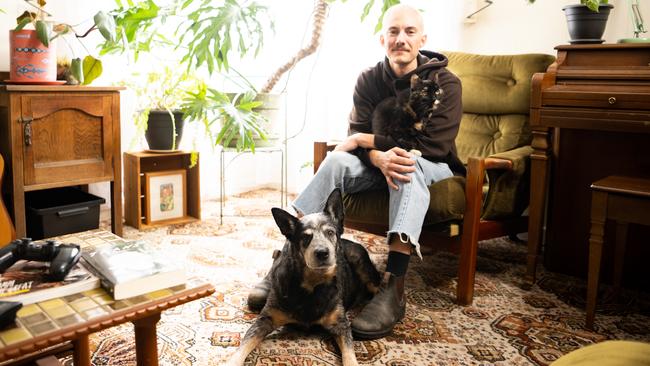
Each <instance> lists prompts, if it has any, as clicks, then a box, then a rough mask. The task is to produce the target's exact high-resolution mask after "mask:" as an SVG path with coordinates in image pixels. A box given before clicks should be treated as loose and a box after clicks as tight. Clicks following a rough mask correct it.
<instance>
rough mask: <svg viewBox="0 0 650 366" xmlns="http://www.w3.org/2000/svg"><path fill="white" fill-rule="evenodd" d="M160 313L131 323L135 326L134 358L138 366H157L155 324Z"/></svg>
mask: <svg viewBox="0 0 650 366" xmlns="http://www.w3.org/2000/svg"><path fill="white" fill-rule="evenodd" d="M159 320H160V313H155V314H152V315H149V316H148V317H146V318H142V319H138V320H135V321H133V325H134V326H135V356H136V361H137V365H138V366H158V335H157V333H156V323H158V321H159Z"/></svg>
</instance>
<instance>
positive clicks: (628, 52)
mask: <svg viewBox="0 0 650 366" xmlns="http://www.w3.org/2000/svg"><path fill="white" fill-rule="evenodd" d="M555 49H556V50H557V51H558V54H557V61H556V63H555V64H553V65H551V66H550V67H549V69H548V72H550V73H554V74H556V75H554V76H555V77H556V79H557V81H558V82H559V81H560V80H561V79H576V80H586V79H591V80H632V79H633V80H635V81H636V82H638V81H650V43H624V44H581V45H561V46H557V47H555ZM567 81H568V80H567Z"/></svg>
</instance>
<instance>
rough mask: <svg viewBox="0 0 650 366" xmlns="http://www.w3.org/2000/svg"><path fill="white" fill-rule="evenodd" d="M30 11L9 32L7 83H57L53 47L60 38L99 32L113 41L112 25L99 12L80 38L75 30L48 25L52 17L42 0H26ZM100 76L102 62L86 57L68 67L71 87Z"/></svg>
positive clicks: (21, 16)
mask: <svg viewBox="0 0 650 366" xmlns="http://www.w3.org/2000/svg"><path fill="white" fill-rule="evenodd" d="M25 3H26V4H28V5H29V6H30V7H31V8H33V9H30V10H34V11H29V10H25V12H23V13H22V14H21V15H20V16H19V17H18V18H17V22H18V25H17V26H16V28H15V29H13V30H10V31H9V43H10V57H11V60H10V65H11V70H10V81H12V82H21V83H48V82H50V83H56V75H57V72H56V64H57V63H56V46H55V42H54V41H55V40H56V39H57V38H59V37H68V36H74V37H75V38H76V39H78V38H83V37H85V36H86V35H88V34H89V33H90V32H91V31H93V30H94V29H98V30H99V31H100V33H101V34H102V36H103V37H104V38H105V39H106V40H107V41H108V40H110V41H114V40H115V23H114V22H113V18H112V17H111V16H109V15H108V14H106V13H105V12H102V11H100V12H98V13H97V14H96V15H95V16H94V18H93V20H94V25H93V26H92V27H91V28H90V29H88V31H86V32H85V33H83V34H77V33H76V31H75V29H74V27H73V26H72V25H70V24H66V23H56V22H53V21H50V20H49V19H50V17H51V14H49V13H48V12H47V11H45V9H44V7H45V5H46V2H45V0H37V1H36V2H34V1H33V0H25ZM101 73H102V64H101V61H100V60H98V59H96V58H95V57H93V56H92V55H87V56H86V57H84V59H83V61H82V60H81V58H74V59H72V61H71V64H70V73H69V74H70V75H71V79H70V80H69V82H70V83H75V84H89V83H91V82H92V81H93V80H94V79H96V78H97V77H98V76H99V75H101Z"/></svg>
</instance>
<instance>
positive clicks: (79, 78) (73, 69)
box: [70, 57, 84, 84]
mask: <svg viewBox="0 0 650 366" xmlns="http://www.w3.org/2000/svg"><path fill="white" fill-rule="evenodd" d="M70 74H72V77H73V78H74V80H75V82H76V83H77V84H83V82H84V71H83V65H82V63H81V59H80V58H78V57H77V58H75V59H72V61H70Z"/></svg>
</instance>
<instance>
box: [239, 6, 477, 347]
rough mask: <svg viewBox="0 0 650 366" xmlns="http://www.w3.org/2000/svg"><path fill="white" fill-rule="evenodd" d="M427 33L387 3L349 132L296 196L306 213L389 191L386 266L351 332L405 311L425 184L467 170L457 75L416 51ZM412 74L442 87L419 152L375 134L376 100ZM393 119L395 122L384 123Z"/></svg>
mask: <svg viewBox="0 0 650 366" xmlns="http://www.w3.org/2000/svg"><path fill="white" fill-rule="evenodd" d="M426 39H427V36H426V34H425V33H424V24H423V20H422V15H421V14H420V12H419V11H417V10H416V9H414V8H412V7H410V6H407V5H402V4H399V5H395V6H393V7H391V8H390V9H388V11H387V12H386V14H385V16H384V29H383V30H382V33H381V35H380V37H379V42H380V44H381V46H382V47H383V48H384V49H385V50H386V57H385V59H384V60H383V61H381V62H379V63H377V64H376V65H375V66H374V67H371V68H369V69H367V70H365V71H363V72H362V73H361V75H360V76H359V78H358V79H357V84H356V87H355V90H354V95H353V102H354V106H353V109H352V112H351V113H350V116H349V132H350V134H349V136H348V137H347V138H346V140H345V141H343V142H342V143H341V144H339V145H338V146H337V147H336V149H335V151H333V152H332V153H330V154H328V156H327V158H326V159H325V160H324V161H323V163H322V164H321V166H320V168H319V169H318V172H317V173H316V175H315V176H314V177H313V178H312V180H311V182H310V183H309V184H308V185H307V187H306V188H305V189H304V191H303V192H302V193H301V194H300V195H299V196H298V197H297V198H296V200H295V201H294V202H293V207H294V208H295V209H296V211H297V212H298V214H299V215H307V214H311V213H315V212H321V211H322V210H323V206H324V204H325V201H326V199H327V197H328V195H329V194H330V192H332V191H333V190H334V188H340V189H341V190H342V192H343V193H357V192H361V191H365V190H378V189H385V190H388V193H389V196H390V199H389V213H388V217H389V223H388V227H389V230H388V233H387V242H388V246H389V253H388V261H387V264H386V272H385V275H384V281H383V283H382V287H381V290H380V292H379V293H378V294H377V295H375V297H374V298H373V299H372V300H371V301H370V302H369V303H368V304H367V305H366V306H365V307H364V308H363V310H362V311H361V312H360V313H359V315H357V316H356V317H355V318H354V319H353V321H352V332H353V334H354V335H355V337H357V338H364V339H375V338H379V337H383V336H385V335H387V334H388V333H390V332H391V330H392V329H393V327H394V326H395V324H396V323H397V322H398V321H400V320H401V319H402V318H403V317H404V313H405V309H406V299H405V296H404V281H405V279H406V272H407V267H408V263H409V260H410V256H411V253H412V252H415V253H416V254H417V255H418V256H419V257H420V258H421V257H422V255H421V254H420V244H419V242H418V240H419V237H420V233H421V230H422V224H423V222H424V216H425V214H426V212H427V209H428V207H429V199H430V197H429V195H430V194H429V188H428V187H429V185H431V184H432V183H434V182H436V181H439V180H442V179H446V178H449V177H451V176H452V175H464V174H465V168H464V166H463V164H462V163H461V162H460V160H459V159H458V157H457V154H456V145H455V143H454V140H455V138H456V135H457V133H458V128H459V124H460V119H461V115H462V106H461V84H460V80H459V79H458V78H457V77H456V76H455V75H453V74H452V73H451V72H449V71H447V69H446V68H445V67H446V66H447V58H446V57H445V56H444V55H442V54H439V53H435V52H431V51H425V50H421V49H420V48H421V47H422V46H423V45H424V44H425V42H426ZM413 74H417V75H418V76H419V77H420V78H421V79H429V80H437V83H438V84H439V86H440V88H441V89H442V90H443V94H442V99H441V100H440V104H439V105H438V108H437V109H435V110H434V111H433V113H432V114H431V115H429V116H428V117H427V118H425V119H424V120H422V121H421V122H423V127H422V129H421V131H420V133H419V134H418V135H417V136H415V137H410V138H411V139H412V140H413V141H410V142H409V146H413V147H414V149H416V150H418V152H419V154H417V155H416V154H413V153H411V152H409V151H406V150H405V149H403V148H401V147H399V143H398V141H396V140H395V139H394V138H393V137H391V136H384V135H380V134H375V133H373V128H372V127H373V126H372V114H373V111H374V110H375V108H376V107H377V105H378V104H379V103H380V102H382V101H383V100H384V99H386V98H391V97H395V96H400V95H404V94H406V95H408V93H409V92H410V78H411V76H412V75H413ZM391 122H396V121H388V122H387V123H391ZM375 127H376V126H375ZM375 131H385V129H382V128H379V129H377V128H376V129H375ZM410 151H413V150H410ZM268 286H269V282H268V280H265V281H263V282H262V283H260V284H258V285H257V286H256V288H255V289H254V291H253V292H251V294H250V295H249V306H251V308H254V307H261V306H263V305H264V303H265V302H266V296H267V294H268ZM260 305H261V306H260Z"/></svg>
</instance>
